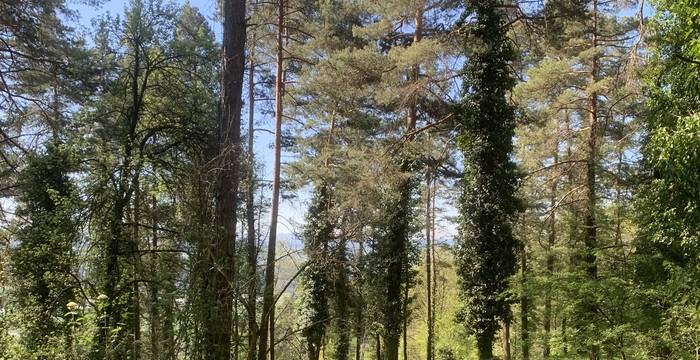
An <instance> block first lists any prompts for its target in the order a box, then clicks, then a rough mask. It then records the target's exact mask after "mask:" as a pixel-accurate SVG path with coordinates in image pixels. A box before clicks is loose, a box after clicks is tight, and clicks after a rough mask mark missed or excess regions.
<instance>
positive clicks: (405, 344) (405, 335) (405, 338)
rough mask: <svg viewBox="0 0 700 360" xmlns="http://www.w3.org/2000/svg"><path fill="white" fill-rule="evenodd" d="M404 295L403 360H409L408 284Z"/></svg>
mask: <svg viewBox="0 0 700 360" xmlns="http://www.w3.org/2000/svg"><path fill="white" fill-rule="evenodd" d="M403 294H404V295H403V307H404V310H403V360H408V283H407V284H406V286H405V289H404V293H403Z"/></svg>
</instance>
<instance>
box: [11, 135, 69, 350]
mask: <svg viewBox="0 0 700 360" xmlns="http://www.w3.org/2000/svg"><path fill="white" fill-rule="evenodd" d="M74 168H75V156H74V152H73V150H72V149H71V148H70V147H67V146H66V145H63V144H60V143H58V142H55V141H52V142H49V143H48V145H47V149H46V153H45V154H36V155H32V156H31V158H30V159H29V162H28V165H27V167H26V169H25V170H24V171H23V173H22V175H21V181H22V182H21V183H22V193H21V194H22V195H21V197H20V199H19V200H20V204H21V207H20V209H19V210H18V212H17V215H18V216H21V217H22V218H25V219H26V220H27V223H26V224H25V225H23V226H21V227H20V228H19V229H18V230H17V234H16V236H17V242H18V244H17V246H16V247H15V248H14V249H13V251H12V253H11V255H10V256H11V260H12V263H11V269H12V270H11V271H12V275H13V279H14V281H15V283H16V288H15V289H16V295H15V296H16V298H17V308H18V309H19V312H20V314H21V323H22V332H21V337H22V343H23V346H24V348H25V349H26V351H27V352H28V353H30V354H32V356H33V357H34V358H39V359H41V358H47V357H56V356H57V354H60V353H63V352H65V351H67V350H68V349H69V348H70V346H71V342H72V338H71V332H70V326H69V324H68V319H67V318H66V317H67V316H66V306H67V305H68V304H69V302H72V301H74V299H75V298H74V296H75V295H74V294H75V286H76V284H75V281H74V279H73V277H72V274H74V272H75V271H76V269H74V268H73V259H74V255H73V246H74V245H75V243H76V241H77V239H78V227H77V222H76V218H75V216H76V213H77V211H78V209H77V206H78V199H77V193H76V189H75V187H74V185H73V184H72V182H71V180H70V178H69V174H70V172H71V169H74Z"/></svg>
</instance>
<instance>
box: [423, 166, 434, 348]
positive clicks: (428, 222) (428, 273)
mask: <svg viewBox="0 0 700 360" xmlns="http://www.w3.org/2000/svg"><path fill="white" fill-rule="evenodd" d="M426 177H427V179H426V190H427V191H426V197H425V292H426V309H427V310H428V312H427V315H428V340H427V345H426V360H432V359H433V331H434V330H433V329H434V328H433V297H432V295H433V294H432V291H433V290H432V287H433V286H432V271H433V270H432V267H431V265H432V264H431V254H432V251H433V250H432V243H431V241H432V239H431V236H430V235H431V230H432V218H431V196H430V195H431V191H432V189H431V185H432V182H433V181H432V176H431V173H430V171H428V174H427V176H426Z"/></svg>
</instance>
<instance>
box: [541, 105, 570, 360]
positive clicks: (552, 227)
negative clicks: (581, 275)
mask: <svg viewBox="0 0 700 360" xmlns="http://www.w3.org/2000/svg"><path fill="white" fill-rule="evenodd" d="M566 116H567V118H568V114H567V115H566ZM552 155H553V158H554V164H557V163H558V162H559V132H558V129H557V136H556V139H555V141H554V144H553V146H552ZM554 171H555V173H554V174H553V175H552V177H551V181H552V183H551V185H550V191H549V209H550V210H549V211H550V213H549V234H548V237H547V254H546V256H547V263H546V275H547V280H548V281H549V282H550V285H549V286H548V288H547V291H546V293H545V295H544V314H543V322H544V324H543V327H544V346H543V348H542V357H543V358H544V359H548V358H549V356H550V355H551V348H550V345H549V340H550V338H551V335H550V334H551V329H552V287H551V281H552V280H553V275H554V246H555V245H556V241H557V227H556V225H557V219H556V215H557V209H556V208H555V207H556V205H557V185H558V183H559V178H558V176H559V174H558V173H556V171H557V167H554Z"/></svg>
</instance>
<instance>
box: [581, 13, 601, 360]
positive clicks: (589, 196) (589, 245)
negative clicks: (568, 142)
mask: <svg viewBox="0 0 700 360" xmlns="http://www.w3.org/2000/svg"><path fill="white" fill-rule="evenodd" d="M591 45H592V48H593V49H596V48H597V47H598V1H597V0H593V31H592V44H591ZM598 66H599V65H598V56H597V55H596V56H594V57H593V61H592V64H591V73H590V79H589V83H590V85H591V86H595V83H596V81H597V80H598ZM588 118H589V121H588V122H589V124H588V126H589V130H588V141H587V145H588V154H587V159H586V211H585V215H584V227H585V230H586V232H585V241H584V242H585V246H586V254H585V262H586V271H587V273H588V276H589V277H590V278H591V279H592V280H595V278H596V277H597V275H598V265H597V261H596V254H595V251H596V249H597V246H598V239H597V223H596V214H595V212H596V205H597V199H596V189H595V188H596V162H597V161H596V160H597V159H596V158H597V152H598V144H597V141H598V93H597V92H595V91H592V92H591V94H590V95H589V97H588ZM592 301H593V300H592V299H588V300H587V302H591V303H590V304H588V305H587V307H588V308H589V309H587V311H589V312H591V313H593V312H594V311H595V310H594V306H595V305H594V304H593V303H592ZM597 354H598V349H597V347H596V346H591V348H590V349H589V351H588V357H589V359H590V360H595V359H597V358H598V355H597Z"/></svg>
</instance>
